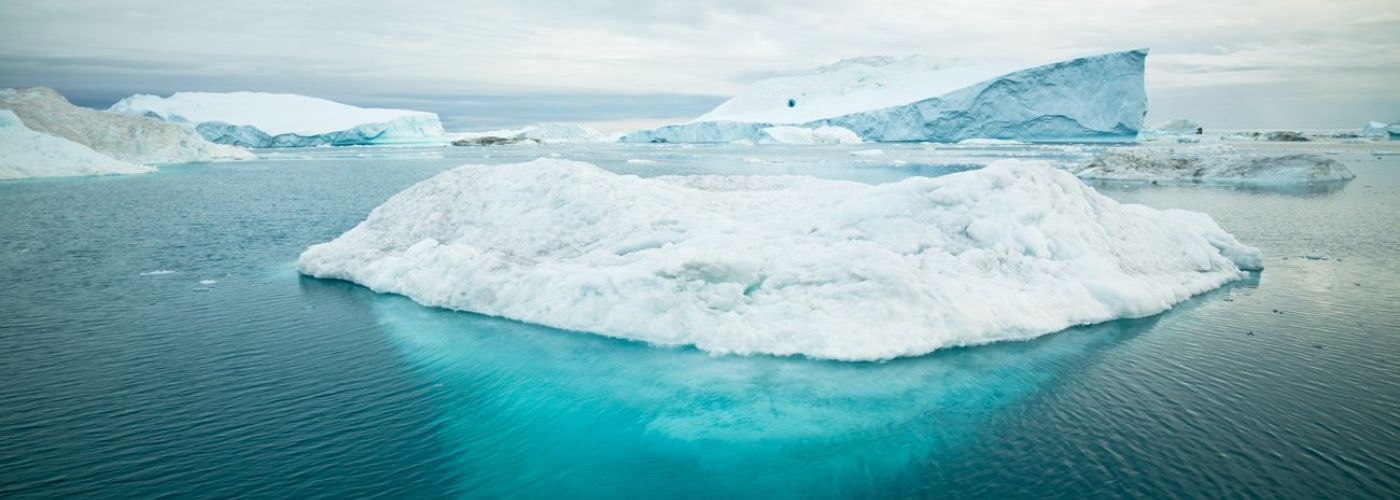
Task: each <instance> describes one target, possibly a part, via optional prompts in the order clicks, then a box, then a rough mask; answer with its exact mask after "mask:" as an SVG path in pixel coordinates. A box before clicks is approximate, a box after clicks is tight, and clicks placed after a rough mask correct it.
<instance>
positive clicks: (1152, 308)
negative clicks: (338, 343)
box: [298, 159, 1260, 360]
mask: <svg viewBox="0 0 1400 500" xmlns="http://www.w3.org/2000/svg"><path fill="white" fill-rule="evenodd" d="M298 267H299V269H300V271H301V272H302V273H304V274H307V275H310V276H315V277H320V278H334V279H343V280H348V281H352V282H355V283H359V284H361V285H364V286H367V287H369V288H371V289H373V290H375V291H379V292H390V293H398V294H403V295H406V296H408V297H410V298H412V299H414V300H415V301H417V302H419V303H421V304H425V305H429V306H439V307H446V308H451V309H457V310H464V311H472V312H477V313H482V314H487V315H493V316H502V317H507V318H512V319H517V320H522V321H527V322H532V323H538V324H543V325H547V326H552V327H557V328H562V329H567V330H576V331H586V332H593V333H597V334H601V335H606V336H611V337H619V338H625V339H632V340H639V341H644V342H649V343H653V344H658V345H693V346H695V347H697V348H699V349H702V350H705V351H708V352H712V353H732V354H772V355H803V356H809V357H814V358H827V359H837V360H880V359H889V358H895V357H901V356H913V355H919V354H924V353H928V352H931V351H933V350H936V349H940V348H945V347H951V346H961V345H974V344H982V343H988V342H994V341H1000V340H1012V339H1025V338H1031V337H1035V336H1039V335H1042V334H1046V333H1051V332H1055V331H1059V330H1062V329H1064V328H1067V327H1069V326H1073V325H1078V324H1088V323H1096V322H1101V321H1107V320H1111V319H1115V318H1121V317H1138V316H1145V315H1150V314H1155V313H1158V312H1161V311H1163V310H1166V309H1168V308H1170V307H1171V306H1172V305H1173V304H1176V303H1178V302H1181V301H1183V300H1186V299H1187V298H1189V297H1190V296H1192V295H1194V294H1197V293H1201V292H1204V291H1207V290H1210V289H1213V288H1216V287H1219V286H1221V285H1222V284H1225V283H1227V282H1230V281H1233V280H1237V279H1240V278H1242V277H1244V276H1245V272H1244V270H1247V269H1258V268H1259V267H1260V255H1259V251H1258V250H1257V249H1255V248H1252V247H1249V246H1247V245H1244V244H1241V243H1239V242H1238V241H1236V240H1235V238H1234V237H1233V236H1231V235H1230V234H1228V233H1226V232H1225V231H1224V230H1222V229H1221V228H1220V227H1219V226H1217V225H1216V224H1215V223H1214V221H1213V220H1211V219H1210V217H1209V216H1206V215H1202V214H1197V213H1192V212H1186V211H1180V210H1156V209H1152V208H1148V207H1145V206H1140V205H1125V204H1119V203H1117V202H1115V201H1113V200H1111V199H1109V198H1106V197H1104V196H1102V195H1100V194H1098V193H1097V192H1096V191H1094V190H1093V189H1092V188H1090V187H1088V186H1086V185H1084V184H1083V182H1081V181H1080V180H1079V179H1077V178H1075V177H1074V176H1073V175H1070V174H1068V173H1066V172H1063V171H1059V170H1056V169H1054V168H1053V167H1050V166H1048V165H1046V164H1041V163H1037V162H1019V161H1000V162H997V163H994V164H992V165H990V166H988V167H986V168H984V169H981V170H977V171H972V172H965V173H959V174H952V175H948V176H944V177H939V178H910V179H906V180H904V181H901V182H897V183H892V184H883V185H876V186H870V185H864V184H857V183H850V182H843V181H830V180H820V179H815V178H808V177H794V176H790V177H752V176H687V177H663V178H653V179H642V178H637V177H632V176H623V175H617V174H613V173H609V172H606V171H604V170H601V169H599V168H597V167H594V166H592V165H589V164H586V163H580V162H572V161H565V160H545V159H541V160H536V161H533V162H529V163H523V164H515V165H496V166H481V165H466V166H462V167H459V168H456V169H453V170H450V171H447V172H443V173H441V174H439V175H437V176H435V177H433V178H431V179H428V180H426V181H423V182H421V183H419V184H416V185H414V186H412V187H410V188H408V189H406V190H404V191H403V192H400V193H399V194H397V195H395V196H394V197H392V198H391V199H390V200H389V201H387V202H385V203H384V204H383V205H381V206H380V207H378V208H376V209H375V210H374V211H373V212H372V213H371V214H370V215H369V217H368V218H367V219H366V220H365V221H363V222H361V223H360V224H359V225H357V226H356V227H355V228H353V229H351V230H350V231H348V232H346V233H345V234H343V235H341V236H340V237H338V238H336V239H335V240H333V241H331V242H328V243H323V244H319V245H314V246H312V247H310V248H308V249H307V250H306V251H305V252H303V253H302V255H301V257H300V258H299V260H298Z"/></svg>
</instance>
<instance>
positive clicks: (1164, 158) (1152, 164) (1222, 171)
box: [1075, 144, 1356, 185]
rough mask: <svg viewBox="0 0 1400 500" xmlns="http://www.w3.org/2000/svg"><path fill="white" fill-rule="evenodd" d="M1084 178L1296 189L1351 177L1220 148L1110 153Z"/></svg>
mask: <svg viewBox="0 0 1400 500" xmlns="http://www.w3.org/2000/svg"><path fill="white" fill-rule="evenodd" d="M1075 175H1078V176H1079V177H1080V178H1084V179H1105V180H1126V181H1168V182H1208V183H1228V184H1264V185H1297V184H1311V183H1321V182H1336V181H1344V180H1349V179H1352V178H1355V177H1356V174H1353V173H1352V172H1351V170H1350V169H1348V168H1347V167H1346V165H1343V164H1342V163H1341V162H1338V161H1337V160H1333V159H1331V158H1327V157H1325V156H1320V155H1314V154H1285V155H1267V154H1259V153H1248V152H1243V151H1239V150H1237V149H1235V148H1233V147H1230V146H1225V145H1219V144H1217V145H1209V146H1187V147H1161V146H1141V147H1131V148H1117V149H1112V150H1109V151H1107V152H1105V153H1104V154H1101V155H1099V156H1098V157H1096V158H1094V159H1093V160H1091V161H1089V162H1088V163H1086V164H1084V165H1082V166H1080V167H1078V168H1077V169H1076V170H1075Z"/></svg>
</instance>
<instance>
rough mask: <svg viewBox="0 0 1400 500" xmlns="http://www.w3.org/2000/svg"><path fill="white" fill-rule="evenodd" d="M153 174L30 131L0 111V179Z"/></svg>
mask: <svg viewBox="0 0 1400 500" xmlns="http://www.w3.org/2000/svg"><path fill="white" fill-rule="evenodd" d="M154 171H156V169H154V168H151V167H146V166H142V165H134V164H131V163H127V162H124V161H121V160H117V159H114V158H112V157H110V156H107V155H104V154H102V153H98V152H96V151H93V150H92V148H89V147H87V146H84V145H82V144H78V143H76V142H73V141H70V140H68V139H64V138H62V137H55V136H52V135H48V134H45V133H43V132H36V131H33V130H30V129H29V128H28V127H25V126H24V122H22V121H20V119H19V116H17V115H15V113H14V112H13V111H10V110H6V109H0V179H24V178H29V177H66V176H74V175H110V174H144V173H147V172H154Z"/></svg>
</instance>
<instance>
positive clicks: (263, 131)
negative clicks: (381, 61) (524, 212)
mask: <svg viewBox="0 0 1400 500" xmlns="http://www.w3.org/2000/svg"><path fill="white" fill-rule="evenodd" d="M110 110H111V111H113V112H117V113H125V114H132V115H141V116H148V117H152V118H156V119H160V120H164V121H168V122H172V123H182V124H188V125H192V126H194V127H195V129H196V130H198V131H199V133H200V134H201V135H203V136H204V137H205V138H207V139H209V140H211V141H214V142H218V143H220V144H232V145H237V146H244V147H255V148H262V147H306V146H348V145H368V144H400V143H418V142H433V141H443V142H445V139H444V138H443V135H444V132H443V129H442V123H441V121H440V120H439V119H438V116H437V114H436V113H429V112H424V111H411V110H402V109H385V108H361V107H357V106H351V105H348V104H342V103H338V102H335V101H330V100H326V99H320V98H315V97H307V96H302V95H296V94H274V93H264V92H228V93H217V92H176V93H174V94H172V95H171V96H169V97H159V96H154V95H147V94H137V95H133V96H130V97H127V98H125V99H122V100H121V101H119V102H117V103H116V104H113V105H112V107H111V108H110Z"/></svg>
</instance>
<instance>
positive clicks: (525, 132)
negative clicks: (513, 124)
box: [452, 123, 613, 146]
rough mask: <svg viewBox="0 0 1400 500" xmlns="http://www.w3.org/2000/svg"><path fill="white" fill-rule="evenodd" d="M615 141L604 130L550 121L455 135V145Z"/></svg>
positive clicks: (453, 143) (453, 142)
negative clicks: (514, 127)
mask: <svg viewBox="0 0 1400 500" xmlns="http://www.w3.org/2000/svg"><path fill="white" fill-rule="evenodd" d="M585 142H613V141H612V139H610V138H608V136H606V135H604V134H603V133H602V132H599V131H597V130H594V129H592V128H589V127H585V126H582V125H574V124H566V123H550V124H541V125H531V126H528V127H522V128H517V129H506V130H491V131H487V132H467V133H464V134H456V135H454V140H453V141H452V145H454V146H499V145H506V144H577V143H585Z"/></svg>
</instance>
